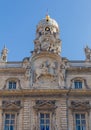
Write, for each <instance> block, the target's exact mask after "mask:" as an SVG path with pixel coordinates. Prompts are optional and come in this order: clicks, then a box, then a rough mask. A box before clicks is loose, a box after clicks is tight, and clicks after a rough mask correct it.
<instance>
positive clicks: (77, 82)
mask: <svg viewBox="0 0 91 130" xmlns="http://www.w3.org/2000/svg"><path fill="white" fill-rule="evenodd" d="M74 87H75V89H81V88H82V81H74Z"/></svg>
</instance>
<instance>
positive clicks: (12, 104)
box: [1, 101, 21, 110]
mask: <svg viewBox="0 0 91 130" xmlns="http://www.w3.org/2000/svg"><path fill="white" fill-rule="evenodd" d="M1 109H3V110H19V109H21V104H20V101H3V102H2V107H1Z"/></svg>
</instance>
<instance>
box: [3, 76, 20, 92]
mask: <svg viewBox="0 0 91 130" xmlns="http://www.w3.org/2000/svg"><path fill="white" fill-rule="evenodd" d="M9 82H16V89H13V88H12V89H9ZM3 89H6V90H17V89H22V88H21V83H20V80H19V79H18V78H8V79H7V80H6V81H5V85H4V87H3Z"/></svg>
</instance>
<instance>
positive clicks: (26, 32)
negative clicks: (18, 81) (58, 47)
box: [0, 0, 91, 61]
mask: <svg viewBox="0 0 91 130" xmlns="http://www.w3.org/2000/svg"><path fill="white" fill-rule="evenodd" d="M47 8H48V10H49V15H50V16H51V17H52V18H54V19H55V20H56V21H57V22H58V24H59V26H60V38H61V40H62V54H61V55H62V57H67V58H68V59H69V60H84V59H85V56H84V47H85V46H86V45H88V46H89V47H90V48H91V0H0V51H1V50H2V48H3V46H4V44H6V47H7V48H8V50H9V53H8V61H21V60H22V59H23V58H24V57H28V56H30V51H32V50H33V48H34V45H33V41H34V39H35V31H36V25H37V24H38V22H39V21H40V20H41V19H42V18H44V17H45V15H46V12H47Z"/></svg>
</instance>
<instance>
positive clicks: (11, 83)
mask: <svg viewBox="0 0 91 130" xmlns="http://www.w3.org/2000/svg"><path fill="white" fill-rule="evenodd" d="M8 88H9V89H16V81H9V83H8Z"/></svg>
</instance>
